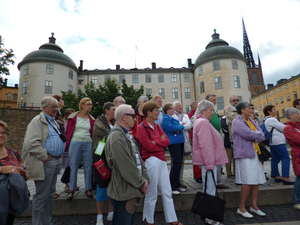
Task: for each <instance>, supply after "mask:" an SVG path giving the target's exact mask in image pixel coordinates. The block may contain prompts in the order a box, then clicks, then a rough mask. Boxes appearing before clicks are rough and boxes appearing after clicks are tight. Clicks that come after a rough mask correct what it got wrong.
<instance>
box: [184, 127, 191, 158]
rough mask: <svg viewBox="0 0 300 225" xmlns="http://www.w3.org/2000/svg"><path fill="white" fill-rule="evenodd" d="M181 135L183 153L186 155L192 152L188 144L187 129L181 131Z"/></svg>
mask: <svg viewBox="0 0 300 225" xmlns="http://www.w3.org/2000/svg"><path fill="white" fill-rule="evenodd" d="M183 136H184V151H183V154H184V155H185V156H188V155H190V154H191V153H192V146H191V144H190V136H189V132H188V131H186V130H185V131H183Z"/></svg>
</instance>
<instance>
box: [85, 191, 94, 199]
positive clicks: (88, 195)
mask: <svg viewBox="0 0 300 225" xmlns="http://www.w3.org/2000/svg"><path fill="white" fill-rule="evenodd" d="M88 191H89V192H90V193H91V194H88ZM85 194H86V196H87V197H88V198H93V194H92V192H91V191H90V190H85Z"/></svg>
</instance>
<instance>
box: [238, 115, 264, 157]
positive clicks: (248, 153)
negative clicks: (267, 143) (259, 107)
mask: <svg viewBox="0 0 300 225" xmlns="http://www.w3.org/2000/svg"><path fill="white" fill-rule="evenodd" d="M249 119H250V121H251V122H252V123H253V125H254V126H255V128H256V131H253V130H250V128H249V127H248V125H247V123H246V121H245V120H244V119H243V117H242V116H241V115H237V117H236V118H235V119H234V120H233V121H232V140H233V153H234V158H235V159H244V158H248V159H254V158H255V150H254V146H253V142H261V141H263V140H264V139H265V135H264V133H263V132H262V130H261V129H260V127H259V126H258V125H257V124H256V123H255V122H254V121H253V120H252V119H251V118H249Z"/></svg>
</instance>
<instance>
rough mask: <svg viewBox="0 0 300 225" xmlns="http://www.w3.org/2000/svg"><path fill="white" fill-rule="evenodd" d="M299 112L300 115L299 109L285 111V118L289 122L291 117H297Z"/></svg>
mask: <svg viewBox="0 0 300 225" xmlns="http://www.w3.org/2000/svg"><path fill="white" fill-rule="evenodd" d="M297 112H298V113H300V111H299V109H297V108H293V107H290V108H287V109H286V110H285V116H286V118H287V119H288V120H289V119H290V116H292V115H295V113H297Z"/></svg>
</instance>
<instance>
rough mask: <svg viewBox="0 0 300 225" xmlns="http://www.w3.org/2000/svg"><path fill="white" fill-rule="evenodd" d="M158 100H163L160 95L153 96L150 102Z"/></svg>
mask: <svg viewBox="0 0 300 225" xmlns="http://www.w3.org/2000/svg"><path fill="white" fill-rule="evenodd" d="M158 98H161V99H163V98H162V97H161V96H160V95H155V96H154V97H153V99H152V102H154V101H156V99H158Z"/></svg>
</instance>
